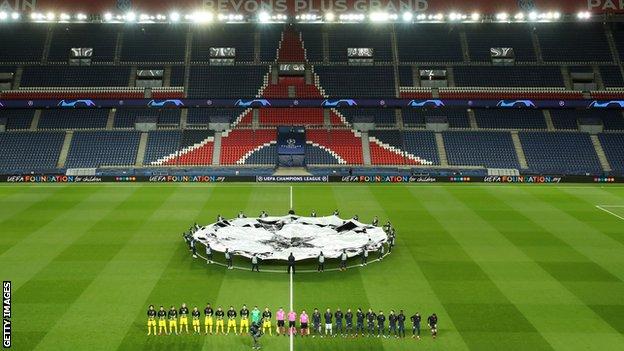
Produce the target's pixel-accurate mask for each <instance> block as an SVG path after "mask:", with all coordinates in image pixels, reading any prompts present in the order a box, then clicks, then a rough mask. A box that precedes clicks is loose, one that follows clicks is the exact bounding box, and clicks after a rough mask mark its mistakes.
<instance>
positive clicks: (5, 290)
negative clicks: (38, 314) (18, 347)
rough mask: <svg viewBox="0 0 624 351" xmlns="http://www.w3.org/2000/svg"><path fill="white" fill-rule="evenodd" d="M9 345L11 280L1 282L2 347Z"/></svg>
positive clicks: (8, 346) (6, 347)
mask: <svg viewBox="0 0 624 351" xmlns="http://www.w3.org/2000/svg"><path fill="white" fill-rule="evenodd" d="M10 347H11V282H10V281H6V280H5V281H3V282H2V348H5V349H8V348H10Z"/></svg>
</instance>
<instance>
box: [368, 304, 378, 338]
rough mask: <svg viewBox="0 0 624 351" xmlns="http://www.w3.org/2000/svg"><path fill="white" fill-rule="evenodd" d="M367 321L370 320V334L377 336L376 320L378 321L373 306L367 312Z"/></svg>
mask: <svg viewBox="0 0 624 351" xmlns="http://www.w3.org/2000/svg"><path fill="white" fill-rule="evenodd" d="M366 321H367V322H368V336H369V337H371V336H375V322H376V321H377V315H376V314H375V312H373V309H372V308H369V309H368V312H367V313H366Z"/></svg>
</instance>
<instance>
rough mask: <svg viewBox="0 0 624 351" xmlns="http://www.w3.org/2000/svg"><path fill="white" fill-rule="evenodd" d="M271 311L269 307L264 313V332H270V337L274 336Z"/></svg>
mask: <svg viewBox="0 0 624 351" xmlns="http://www.w3.org/2000/svg"><path fill="white" fill-rule="evenodd" d="M271 317H273V315H272V314H271V311H269V308H268V307H265V308H264V312H262V332H263V333H266V330H267V329H268V330H269V335H271V336H272V335H273V330H272V329H271Z"/></svg>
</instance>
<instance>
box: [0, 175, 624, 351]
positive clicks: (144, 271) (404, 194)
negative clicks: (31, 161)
mask: <svg viewBox="0 0 624 351" xmlns="http://www.w3.org/2000/svg"><path fill="white" fill-rule="evenodd" d="M290 187H291V185H290V184H275V185H273V184H257V185H256V184H214V185H213V184H101V185H94V184H83V185H80V184H75V185H61V184H45V185H36V184H32V185H31V184H26V185H3V186H0V208H1V210H0V233H1V234H0V276H1V277H2V279H3V280H10V281H11V282H12V285H13V286H12V288H13V290H12V317H11V321H12V328H13V335H12V336H13V339H12V342H13V348H14V349H15V350H31V349H35V350H112V349H119V350H141V349H145V350H181V349H189V350H190V349H204V350H250V349H251V338H250V337H247V336H245V337H242V336H234V335H229V336H210V335H208V336H204V335H201V336H197V335H192V334H191V335H180V336H149V337H148V336H147V335H146V334H147V328H146V317H145V315H146V308H147V306H148V305H149V304H154V305H156V306H157V307H158V306H160V305H165V306H167V307H168V306H170V305H176V306H178V307H179V305H180V304H181V303H182V302H186V303H187V304H189V305H190V306H191V307H192V306H195V305H197V306H198V307H199V308H200V309H203V306H204V305H205V304H206V303H207V302H210V303H212V304H213V305H223V306H224V307H227V306H229V305H234V306H235V307H236V309H237V310H238V309H240V307H241V305H242V304H243V303H246V304H247V305H248V306H254V305H258V306H260V307H261V308H263V307H264V306H269V307H270V308H271V309H272V310H273V311H275V310H276V309H277V308H278V307H280V306H284V307H285V308H287V306H288V304H289V299H290V296H289V289H290V284H289V276H288V275H287V274H286V273H285V272H284V273H264V272H261V273H251V272H249V271H242V270H225V269H224V268H223V267H220V266H217V265H207V264H206V263H205V262H204V261H202V260H200V259H197V260H193V259H192V258H191V257H190V254H189V252H188V250H187V248H186V246H185V244H184V242H183V241H182V237H181V233H182V232H183V231H184V230H186V229H187V228H188V227H189V226H190V225H191V224H192V223H193V222H195V221H197V222H198V223H203V224H208V223H212V222H213V221H214V219H215V217H216V215H217V214H222V215H224V216H225V217H234V216H235V214H236V213H237V212H238V211H239V210H243V211H245V212H246V213H247V214H249V215H257V214H258V213H259V212H260V211H261V210H266V211H268V212H269V213H270V214H274V215H282V214H285V213H286V212H287V210H288V209H289V206H290V201H291V198H290V190H291V188H290ZM292 196H293V197H292V201H293V206H294V208H295V210H296V211H297V212H298V213H305V214H308V213H309V212H310V211H311V210H312V209H315V210H316V211H317V212H318V213H319V214H329V213H331V212H332V211H333V210H334V209H336V208H337V209H340V211H341V214H342V215H343V216H344V217H346V216H351V215H353V214H358V215H359V216H360V219H361V220H362V221H366V222H368V221H370V220H371V219H372V218H373V216H375V215H377V216H379V218H380V220H381V222H382V223H385V221H386V220H387V219H389V220H391V221H392V223H393V225H394V226H395V228H396V229H397V245H396V247H395V250H394V251H393V253H392V254H391V255H389V256H388V257H387V258H386V259H384V260H383V261H382V262H376V263H374V264H370V265H368V266H366V267H358V268H352V269H349V270H347V271H346V272H325V273H322V274H319V273H300V274H296V275H295V276H294V280H293V286H292V287H293V304H294V307H295V308H296V310H298V311H300V310H302V309H306V310H308V311H310V310H312V309H313V308H315V307H318V308H320V309H325V308H327V307H330V308H332V310H334V309H336V308H337V307H340V308H342V309H343V310H344V309H346V308H349V307H350V308H353V309H355V308H357V307H362V308H364V309H368V308H369V307H372V308H373V309H374V310H376V311H378V310H384V311H385V312H386V314H387V313H388V311H389V310H390V309H395V310H398V309H404V310H405V311H406V314H407V315H408V316H409V315H411V314H413V313H414V312H416V311H419V312H420V313H421V315H423V316H424V318H423V321H424V319H425V318H426V316H428V315H429V314H431V313H434V312H435V313H437V315H438V317H439V336H438V339H436V340H435V341H434V340H432V339H431V337H430V335H429V334H428V332H427V331H426V330H423V339H422V340H421V341H416V340H414V339H411V338H408V339H404V340H397V339H394V338H388V339H384V338H356V339H343V338H332V339H328V338H324V339H319V338H314V339H313V338H306V339H302V338H296V339H295V340H294V350H468V349H470V350H552V349H556V350H624V335H623V334H624V187H619V186H617V185H613V186H596V185H587V186H584V185H569V186H564V185H472V184H449V185H361V184H357V185H347V184H344V185H343V184H340V185H331V184H292ZM238 263H239V264H244V265H247V263H246V262H242V261H239V262H238ZM328 266H330V267H335V266H336V263H335V262H329V265H328ZM262 268H263V267H262V266H261V270H262ZM202 322H203V320H202ZM409 327H411V324H408V333H410V332H411V328H409ZM261 341H262V344H263V347H264V348H263V349H264V350H289V340H288V338H286V337H276V336H273V337H270V336H264V337H263V338H262V340H261Z"/></svg>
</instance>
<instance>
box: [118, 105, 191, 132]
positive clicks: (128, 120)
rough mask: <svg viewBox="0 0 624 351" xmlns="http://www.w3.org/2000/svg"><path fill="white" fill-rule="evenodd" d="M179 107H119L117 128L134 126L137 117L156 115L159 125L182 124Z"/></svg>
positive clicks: (174, 125)
mask: <svg viewBox="0 0 624 351" xmlns="http://www.w3.org/2000/svg"><path fill="white" fill-rule="evenodd" d="M180 113H181V111H180V110H178V109H118V110H117V112H116V113H115V122H114V127H115V128H134V123H135V121H136V119H137V117H156V119H157V123H158V125H159V126H162V125H165V126H173V127H176V126H178V125H179V124H180Z"/></svg>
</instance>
